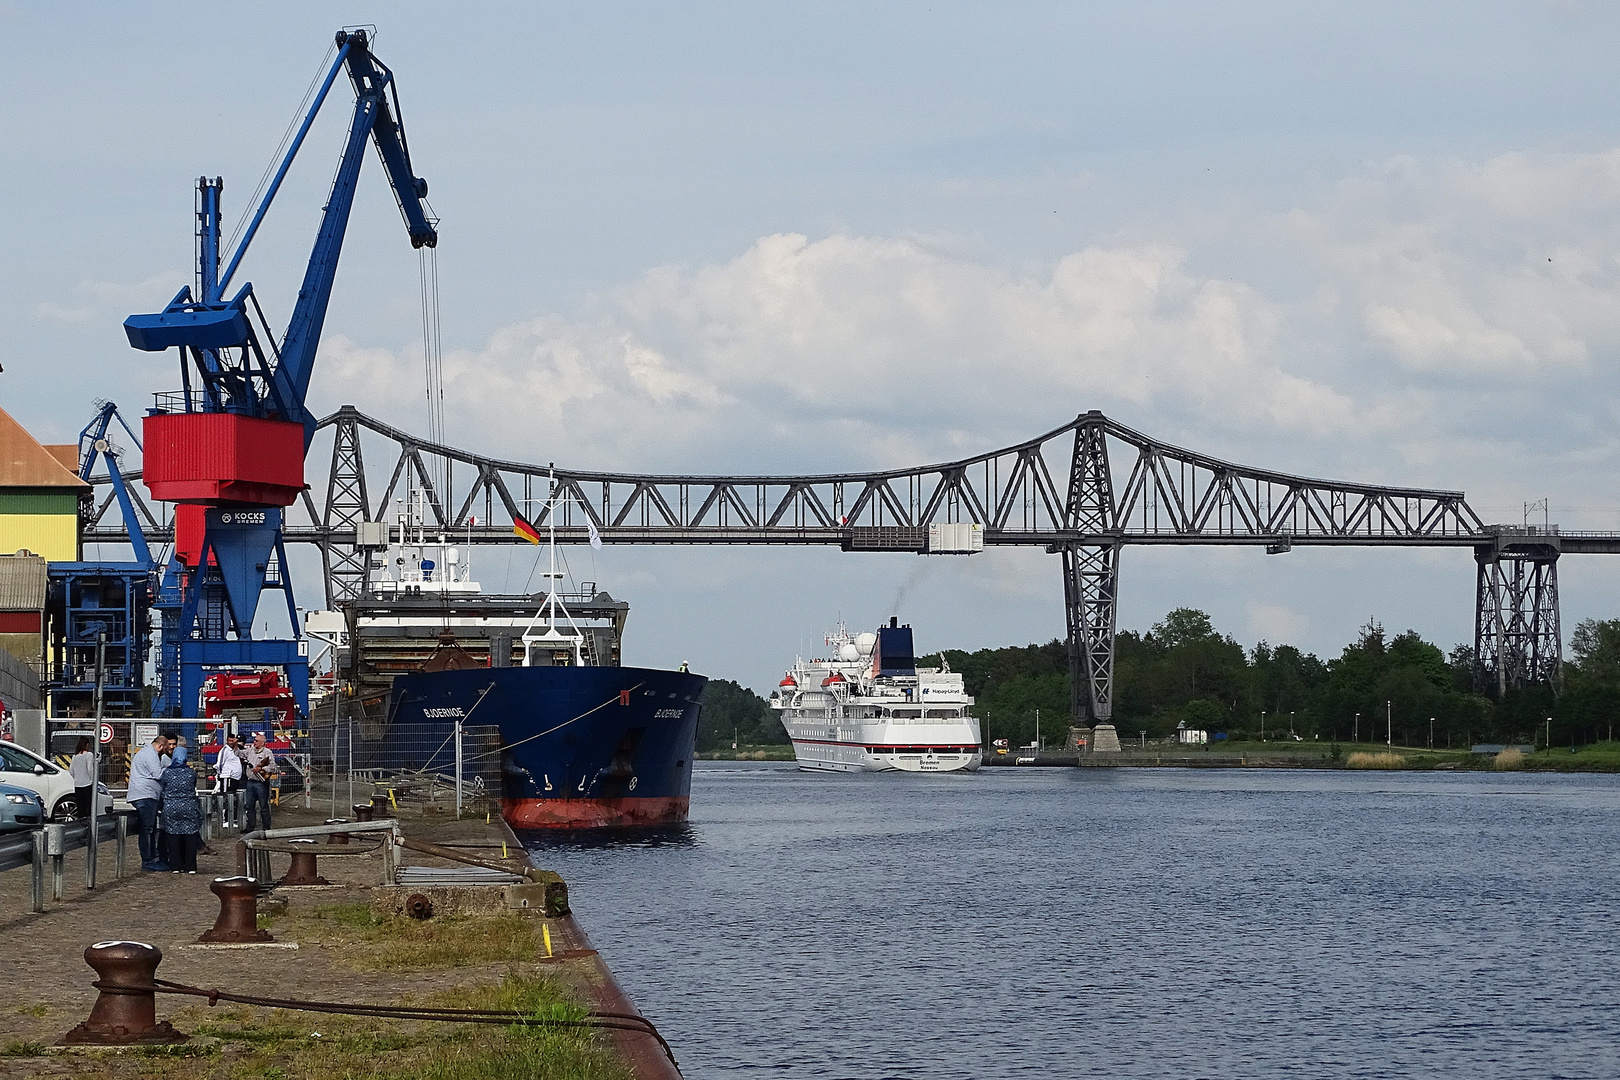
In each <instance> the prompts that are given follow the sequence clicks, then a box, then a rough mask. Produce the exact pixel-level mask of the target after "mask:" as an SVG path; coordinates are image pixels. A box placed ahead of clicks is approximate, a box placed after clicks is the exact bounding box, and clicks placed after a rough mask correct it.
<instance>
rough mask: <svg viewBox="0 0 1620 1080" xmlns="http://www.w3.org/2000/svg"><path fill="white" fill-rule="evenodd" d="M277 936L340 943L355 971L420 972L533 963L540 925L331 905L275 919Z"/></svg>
mask: <svg viewBox="0 0 1620 1080" xmlns="http://www.w3.org/2000/svg"><path fill="white" fill-rule="evenodd" d="M270 925H271V926H272V928H273V929H274V930H275V932H276V935H277V936H278V937H286V938H289V939H292V940H297V941H303V940H320V941H324V942H327V943H329V944H335V945H340V946H341V947H342V954H343V958H344V962H345V963H347V964H348V965H349V967H351V968H352V969H353V970H355V971H377V970H393V971H423V970H440V969H444V968H457V967H471V966H474V965H479V964H501V963H512V962H517V961H525V960H533V959H535V958H536V957H537V956H539V955H540V954H541V950H542V948H543V946H542V944H541V940H540V921H539V920H538V919H534V918H528V917H525V916H522V915H494V916H487V917H480V918H456V917H453V916H444V917H439V918H434V919H429V920H425V921H422V922H418V921H417V920H415V919H395V918H383V917H381V916H379V915H377V914H376V913H375V912H373V911H372V910H371V908H370V907H369V906H368V905H366V904H329V905H327V906H324V907H319V908H316V909H315V910H314V911H312V912H308V913H300V914H296V915H279V916H273V917H272V918H271V920H270Z"/></svg>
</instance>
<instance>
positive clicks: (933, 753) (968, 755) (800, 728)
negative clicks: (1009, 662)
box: [787, 723, 983, 773]
mask: <svg viewBox="0 0 1620 1080" xmlns="http://www.w3.org/2000/svg"><path fill="white" fill-rule="evenodd" d="M977 726H978V725H977V723H974V724H972V725H971V726H970V725H968V724H962V725H950V726H949V727H945V726H943V725H939V726H936V725H928V726H927V727H926V728H919V727H910V726H898V725H896V726H890V725H883V726H878V727H864V726H863V727H861V728H857V729H855V730H853V731H851V730H849V729H844V730H842V731H841V730H839V729H838V728H835V727H828V726H826V725H824V724H822V725H814V724H795V723H789V724H788V725H787V728H788V738H789V739H790V740H792V742H793V756H794V758H795V759H797V761H798V764H799V768H801V769H813V770H817V771H821V772H915V773H944V772H972V771H973V770H975V769H977V768H978V767H979V765H980V764H981V763H982V761H983V752H982V750H981V749H980V747H979V745H978V740H979V733H978V731H977V730H976V729H977ZM895 727H898V730H895ZM795 729H797V730H795Z"/></svg>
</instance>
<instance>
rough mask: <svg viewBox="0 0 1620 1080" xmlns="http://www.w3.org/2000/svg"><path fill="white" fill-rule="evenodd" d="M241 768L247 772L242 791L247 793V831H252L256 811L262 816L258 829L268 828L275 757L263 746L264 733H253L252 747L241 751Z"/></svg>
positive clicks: (272, 752) (271, 751) (273, 753)
mask: <svg viewBox="0 0 1620 1080" xmlns="http://www.w3.org/2000/svg"><path fill="white" fill-rule="evenodd" d="M242 766H243V768H245V769H246V770H247V779H246V783H244V784H243V790H245V791H246V792H247V831H248V832H252V831H253V823H254V819H255V814H254V810H255V809H257V810H258V811H259V812H260V813H261V814H263V816H264V824H263V825H261V826H260V828H264V829H268V828H269V827H270V778H271V777H272V776H274V775H275V774H276V755H275V752H274V751H273V750H271V749H270V748H269V747H268V746H266V745H265V741H264V732H262V731H255V732H254V733H253V745H252V746H249V747H248V748H247V749H246V750H243V751H242Z"/></svg>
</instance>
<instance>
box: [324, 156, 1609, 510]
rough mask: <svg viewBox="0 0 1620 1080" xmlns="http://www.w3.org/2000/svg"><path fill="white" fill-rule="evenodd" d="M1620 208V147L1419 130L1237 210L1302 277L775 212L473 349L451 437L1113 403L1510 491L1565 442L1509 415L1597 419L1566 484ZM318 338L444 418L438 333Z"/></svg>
mask: <svg viewBox="0 0 1620 1080" xmlns="http://www.w3.org/2000/svg"><path fill="white" fill-rule="evenodd" d="M1613 222H1620V151H1617V152H1614V153H1605V154H1594V155H1542V156H1539V157H1538V156H1532V155H1522V154H1519V155H1509V156H1506V157H1503V158H1499V159H1493V160H1491V161H1486V162H1481V163H1473V164H1469V163H1458V162H1419V161H1416V160H1413V159H1397V160H1395V161H1392V162H1390V163H1388V164H1386V165H1384V166H1381V167H1378V168H1375V169H1370V170H1368V171H1367V172H1365V173H1363V174H1361V175H1357V176H1354V177H1351V178H1348V179H1346V180H1344V181H1343V182H1341V183H1339V184H1337V185H1335V186H1333V187H1332V188H1330V189H1328V190H1327V191H1326V192H1325V194H1323V195H1322V196H1321V197H1320V198H1318V199H1316V200H1315V201H1314V202H1313V203H1310V204H1307V205H1304V206H1301V207H1296V208H1294V209H1292V210H1290V211H1288V212H1285V213H1277V214H1269V215H1268V214H1265V213H1255V212H1249V213H1248V216H1244V214H1239V213H1234V214H1233V215H1232V216H1231V217H1230V219H1229V220H1228V221H1227V222H1226V235H1228V236H1230V235H1235V234H1240V233H1241V234H1244V235H1246V236H1249V237H1253V238H1258V239H1257V240H1256V241H1254V242H1259V243H1261V244H1262V245H1264V247H1263V250H1265V251H1267V252H1269V254H1270V257H1271V258H1273V259H1274V260H1277V261H1278V262H1279V263H1281V264H1286V265H1291V266H1298V267H1302V268H1303V270H1302V273H1303V275H1304V276H1303V277H1302V278H1301V279H1299V280H1292V281H1287V282H1283V283H1278V282H1269V281H1268V282H1261V281H1258V280H1250V279H1251V278H1255V277H1256V275H1254V274H1248V275H1245V274H1242V273H1237V272H1230V273H1223V272H1221V271H1222V268H1223V267H1225V266H1227V265H1229V264H1230V263H1231V262H1232V260H1231V259H1229V258H1227V257H1226V255H1225V253H1224V252H1223V250H1222V249H1221V247H1220V243H1219V241H1218V240H1215V239H1212V237H1214V236H1215V235H1216V234H1215V233H1213V232H1211V231H1210V230H1208V229H1204V230H1202V231H1201V232H1198V233H1196V234H1194V233H1193V232H1190V231H1186V232H1183V233H1175V232H1174V231H1171V232H1170V234H1169V235H1168V236H1166V237H1161V238H1159V239H1152V240H1139V241H1136V242H1130V243H1126V242H1114V243H1096V244H1091V245H1088V246H1085V247H1083V248H1080V249H1079V250H1076V251H1073V252H1071V253H1069V254H1067V255H1064V256H1063V257H1061V258H1058V259H1056V260H1054V261H1052V262H1050V263H1049V264H1047V265H1046V266H1044V267H1037V268H1034V269H1028V268H1025V269H1019V270H1014V269H1009V268H1007V267H1005V266H1001V265H997V264H996V263H994V262H992V261H990V260H988V259H986V258H982V257H974V256H972V255H969V254H966V253H965V252H964V249H963V248H962V246H960V245H952V244H951V243H948V242H935V241H931V240H920V239H908V238H893V237H863V236H851V235H844V234H835V235H831V236H826V237H823V238H820V239H815V240H812V239H809V238H807V237H805V236H802V235H797V234H778V235H772V236H766V237H762V238H760V239H759V240H757V241H756V242H755V243H753V244H752V245H751V246H749V247H748V248H747V249H746V250H744V251H742V252H741V253H739V254H738V255H736V256H735V257H734V258H731V259H729V260H726V261H722V262H717V263H712V264H709V265H703V266H697V267H681V266H664V267H658V268H655V269H652V270H649V271H647V272H646V273H644V274H642V275H640V276H639V277H637V278H635V279H633V280H630V281H627V282H625V283H623V284H622V285H620V286H618V287H616V288H614V289H611V290H608V291H606V292H603V293H601V294H599V295H597V296H596V297H594V298H593V299H592V300H591V301H590V302H589V303H587V304H585V305H584V306H583V307H582V308H581V309H580V310H578V311H576V312H573V313H570V314H551V315H545V316H542V317H539V318H535V319H530V320H527V321H525V322H521V323H516V324H513V325H510V326H507V327H504V328H501V329H499V330H496V331H495V332H494V333H492V334H491V335H490V336H489V338H488V340H487V341H485V342H484V344H483V345H482V346H480V347H477V348H474V349H462V350H457V351H454V352H451V353H450V354H448V355H447V356H446V358H445V386H446V396H447V401H448V403H449V407H450V410H451V415H450V420H449V438H450V440H451V441H452V442H455V443H458V444H461V445H466V446H469V447H473V448H477V449H480V450H484V451H486V452H492V453H497V454H501V455H503V456H508V457H514V458H518V459H521V460H530V461H547V460H556V461H558V462H559V463H566V464H568V465H571V466H574V467H585V468H605V469H616V468H622V469H627V470H646V471H693V472H752V471H759V472H802V471H832V470H836V469H842V468H862V467H889V466H901V465H911V464H918V463H922V462H926V461H939V460H948V459H950V458H954V457H959V456H964V455H966V454H970V453H974V452H977V451H980V450H985V449H989V448H992V447H994V446H996V445H1001V444H1004V443H1006V442H1010V441H1013V440H1015V439H1019V438H1023V437H1027V436H1029V435H1032V434H1034V433H1036V432H1038V431H1041V430H1044V429H1046V428H1048V427H1050V426H1054V425H1056V424H1058V423H1061V422H1063V421H1064V420H1066V419H1068V418H1069V417H1071V416H1073V415H1074V414H1075V413H1076V412H1079V411H1082V410H1085V409H1090V408H1101V409H1103V410H1105V411H1107V412H1109V413H1111V414H1113V415H1115V416H1116V417H1118V418H1120V419H1122V420H1123V421H1125V422H1126V423H1128V424H1130V425H1131V426H1133V427H1137V428H1139V429H1142V430H1145V431H1147V432H1149V433H1150V434H1153V435H1156V436H1157V437H1160V438H1163V439H1167V440H1169V441H1172V442H1181V443H1183V444H1184V445H1190V446H1193V447H1195V448H1199V449H1206V450H1210V451H1211V452H1216V453H1220V454H1221V456H1227V457H1232V458H1235V459H1236V460H1240V461H1246V462H1248V463H1251V464H1254V465H1258V466H1262V467H1268V468H1273V469H1278V470H1282V471H1293V472H1301V473H1305V474H1307V475H1337V476H1344V477H1347V478H1350V479H1357V480H1367V481H1374V482H1376V481H1384V482H1390V483H1400V482H1407V483H1413V484H1422V485H1424V486H1440V487H1448V488H1463V489H1466V490H1478V491H1480V492H1481V493H1483V492H1485V491H1487V490H1488V491H1490V492H1491V493H1492V497H1498V496H1499V493H1500V492H1501V491H1503V490H1507V491H1516V490H1518V488H1519V487H1521V486H1523V485H1525V484H1526V483H1530V482H1532V481H1531V480H1530V479H1529V478H1531V477H1536V478H1537V479H1535V480H1534V481H1533V482H1534V483H1535V485H1536V486H1535V487H1534V488H1533V490H1531V491H1530V493H1529V494H1527V496H1526V497H1539V496H1540V495H1542V494H1547V493H1548V492H1547V491H1545V490H1543V488H1544V487H1545V486H1546V482H1545V479H1544V477H1545V476H1546V475H1547V474H1546V471H1545V469H1544V468H1543V467H1542V465H1543V464H1545V461H1546V454H1545V452H1544V453H1543V454H1542V456H1541V457H1540V458H1539V459H1536V458H1534V457H1531V456H1527V455H1526V454H1525V448H1524V445H1523V443H1522V439H1520V437H1518V436H1516V435H1514V434H1513V432H1514V430H1515V425H1514V424H1511V423H1510V424H1504V418H1505V417H1515V418H1519V421H1520V423H1519V425H1518V429H1519V430H1526V431H1530V430H1538V429H1539V430H1543V431H1545V430H1548V428H1547V425H1548V423H1549V422H1550V423H1551V424H1552V429H1553V430H1558V431H1567V432H1569V433H1570V435H1571V437H1572V438H1574V439H1576V441H1578V442H1579V443H1580V445H1578V446H1575V447H1572V448H1571V449H1570V450H1569V454H1570V455H1571V456H1570V457H1569V458H1568V459H1566V460H1567V461H1568V462H1569V464H1570V466H1571V468H1570V469H1568V470H1565V471H1564V472H1561V473H1560V474H1559V475H1560V476H1561V477H1563V478H1564V479H1565V480H1566V481H1567V482H1568V483H1569V484H1570V485H1572V486H1577V485H1586V484H1587V483H1588V481H1589V480H1592V478H1596V477H1598V476H1599V475H1600V474H1601V473H1602V469H1603V466H1604V464H1605V463H1607V464H1608V465H1610V466H1612V465H1613V464H1614V463H1615V457H1616V452H1617V451H1616V448H1615V447H1616V444H1615V443H1614V442H1613V440H1607V441H1604V440H1601V439H1600V440H1599V443H1600V445H1598V447H1597V449H1596V450H1593V449H1592V445H1591V440H1593V439H1597V438H1598V436H1599V433H1601V432H1604V431H1607V430H1609V428H1610V427H1612V418H1613V416H1614V415H1615V414H1616V413H1617V412H1620V398H1617V394H1616V391H1615V385H1616V383H1615V381H1614V380H1613V378H1612V370H1611V369H1612V367H1613V364H1614V357H1615V356H1616V354H1617V353H1620V324H1617V323H1616V322H1615V321H1614V319H1613V318H1612V312H1613V311H1614V310H1617V309H1620V259H1617V258H1616V255H1615V253H1616V252H1620V226H1617V225H1615V224H1613ZM1549 260H1550V261H1549ZM1193 267H1198V268H1199V269H1197V270H1194V269H1193ZM323 351H324V355H325V360H324V361H323V362H324V364H325V368H324V371H323V375H322V378H321V379H320V380H319V381H318V383H317V385H318V387H319V389H320V391H321V392H322V393H323V394H329V395H335V396H340V397H341V398H342V400H351V399H352V400H355V401H356V402H357V403H359V404H361V405H362V406H363V407H365V408H368V409H370V410H372V411H375V412H378V413H380V414H381V415H384V416H387V417H390V418H392V419H394V421H395V422H397V423H399V424H401V425H402V426H405V427H407V428H421V427H424V426H425V425H424V424H423V423H421V422H420V420H418V419H415V418H417V417H421V416H422V414H423V413H422V408H421V404H420V403H421V402H422V400H423V399H422V391H421V390H420V389H419V388H420V387H421V385H422V375H421V360H420V357H419V356H416V355H399V354H393V353H389V352H387V351H383V350H376V349H361V348H359V347H358V346H357V345H356V344H355V343H354V342H352V341H347V340H345V339H342V338H332V339H329V340H328V341H327V343H326V344H325V346H324V350H323ZM1582 432H1586V433H1587V434H1585V435H1582V434H1580V433H1582ZM1552 493H1553V494H1554V495H1555V496H1556V495H1557V494H1558V492H1556V491H1554V492H1552ZM1566 501H1568V500H1566ZM1587 501H1590V500H1587ZM1486 516H1487V517H1490V516H1491V514H1490V513H1489V512H1486Z"/></svg>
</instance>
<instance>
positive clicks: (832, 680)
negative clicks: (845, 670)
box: [821, 671, 844, 686]
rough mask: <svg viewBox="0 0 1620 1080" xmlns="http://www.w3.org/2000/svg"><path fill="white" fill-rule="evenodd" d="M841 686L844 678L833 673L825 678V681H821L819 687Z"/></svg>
mask: <svg viewBox="0 0 1620 1080" xmlns="http://www.w3.org/2000/svg"><path fill="white" fill-rule="evenodd" d="M843 684H844V676H843V675H841V674H839V673H838V672H836V671H835V672H833V673H832V674H831V675H829V676H827V677H826V678H825V679H822V680H821V685H822V686H842V685H843Z"/></svg>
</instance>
